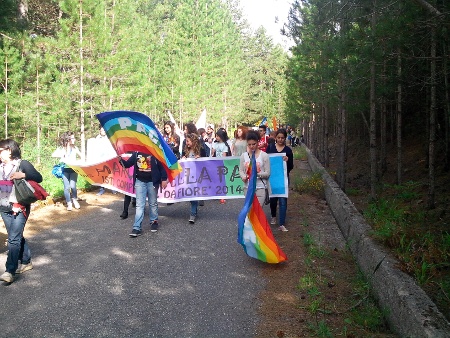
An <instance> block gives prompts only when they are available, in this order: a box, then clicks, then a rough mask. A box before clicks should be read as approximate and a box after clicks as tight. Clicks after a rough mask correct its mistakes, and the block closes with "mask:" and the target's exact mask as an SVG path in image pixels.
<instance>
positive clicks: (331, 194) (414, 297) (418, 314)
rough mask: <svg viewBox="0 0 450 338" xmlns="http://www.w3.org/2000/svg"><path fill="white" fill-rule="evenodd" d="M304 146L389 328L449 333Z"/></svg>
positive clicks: (409, 333) (414, 333)
mask: <svg viewBox="0 0 450 338" xmlns="http://www.w3.org/2000/svg"><path fill="white" fill-rule="evenodd" d="M305 148H306V147H305ZM306 150H307V153H308V162H309V165H310V167H311V170H312V171H313V172H319V173H321V175H322V178H323V180H324V182H325V196H326V200H327V202H328V205H329V206H330V209H331V211H332V213H333V216H334V217H335V219H336V221H337V223H338V225H339V228H340V229H341V232H342V234H343V236H344V238H345V240H346V241H347V244H348V246H349V248H350V251H351V252H352V255H353V256H354V258H355V260H356V262H357V264H358V266H359V268H360V269H361V271H362V272H363V273H364V275H365V276H366V278H367V280H368V281H369V282H370V284H371V287H372V294H373V295H374V297H376V299H377V300H378V303H379V306H380V308H381V309H383V310H386V318H387V320H388V322H389V325H390V327H391V329H392V330H393V331H394V332H396V333H397V334H398V335H399V336H401V337H414V338H418V337H430V338H431V337H433V338H441V337H442V338H444V337H450V323H449V322H448V321H447V320H446V318H445V317H444V316H443V314H442V313H441V312H439V310H438V309H437V307H436V305H435V304H434V303H433V302H432V301H431V299H430V298H429V297H428V296H427V295H426V294H425V292H424V291H423V290H422V289H421V288H420V287H419V286H418V285H417V284H416V283H415V282H414V280H413V279H412V278H411V277H410V276H408V275H407V274H405V273H403V272H402V271H400V270H399V269H397V268H396V266H397V264H398V261H397V260H396V259H395V258H394V257H393V256H392V255H390V254H389V253H387V252H386V251H384V249H383V248H382V247H381V246H380V245H378V244H377V243H376V242H375V241H374V240H372V239H371V238H370V236H369V235H370V231H371V227H370V226H369V225H368V224H367V223H366V221H365V220H364V218H363V217H362V215H361V214H360V213H359V212H358V210H357V209H356V208H355V206H354V205H353V203H352V202H351V201H350V199H349V198H348V197H347V195H346V194H345V193H344V192H343V191H342V190H341V189H340V188H339V186H338V185H337V183H336V182H335V181H334V180H333V179H332V178H331V176H330V175H329V174H328V173H327V172H326V170H325V169H324V168H323V166H322V165H321V164H320V163H319V161H318V160H317V159H316V157H315V156H314V155H313V154H312V153H311V151H310V150H309V149H308V148H306ZM377 267H378V268H377Z"/></svg>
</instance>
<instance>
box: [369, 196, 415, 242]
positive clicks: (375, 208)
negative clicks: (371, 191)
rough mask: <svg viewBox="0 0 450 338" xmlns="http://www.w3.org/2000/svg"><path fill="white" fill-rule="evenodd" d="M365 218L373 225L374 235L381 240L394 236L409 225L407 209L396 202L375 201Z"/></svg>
mask: <svg viewBox="0 0 450 338" xmlns="http://www.w3.org/2000/svg"><path fill="white" fill-rule="evenodd" d="M364 216H365V217H366V219H368V220H369V221H370V223H371V224H372V225H373V227H374V234H375V235H376V236H377V237H379V238H380V239H387V238H390V237H392V236H394V234H396V233H397V230H398V229H399V228H403V227H405V226H406V225H407V223H406V219H405V209H404V208H403V207H401V206H400V204H399V203H398V202H397V201H396V200H387V199H380V200H378V201H375V202H373V203H371V204H369V207H368V208H367V210H366V211H365V212H364Z"/></svg>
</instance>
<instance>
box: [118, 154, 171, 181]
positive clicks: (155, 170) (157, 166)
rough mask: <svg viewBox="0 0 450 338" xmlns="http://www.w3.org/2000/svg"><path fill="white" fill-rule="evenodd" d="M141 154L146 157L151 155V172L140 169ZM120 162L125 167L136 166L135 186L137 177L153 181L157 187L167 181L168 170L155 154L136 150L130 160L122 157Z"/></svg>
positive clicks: (141, 179)
mask: <svg viewBox="0 0 450 338" xmlns="http://www.w3.org/2000/svg"><path fill="white" fill-rule="evenodd" d="M140 156H144V157H148V156H150V166H151V174H149V173H148V172H142V171H140V170H139V167H138V159H139V157H140ZM120 164H121V165H122V166H124V167H125V168H130V167H131V166H134V175H133V186H134V184H135V182H136V178H137V179H139V180H140V181H143V182H153V185H154V186H155V187H158V186H159V185H160V184H161V181H167V173H166V170H165V169H164V166H163V165H162V163H161V162H160V161H158V160H157V159H156V157H155V156H151V155H148V154H144V153H138V152H137V151H135V152H133V154H132V155H131V156H130V158H129V159H128V160H124V159H122V158H121V159H120Z"/></svg>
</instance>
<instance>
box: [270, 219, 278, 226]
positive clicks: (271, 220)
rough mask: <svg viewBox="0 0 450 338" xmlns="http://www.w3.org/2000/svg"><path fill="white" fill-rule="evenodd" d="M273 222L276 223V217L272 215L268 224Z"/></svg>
mask: <svg viewBox="0 0 450 338" xmlns="http://www.w3.org/2000/svg"><path fill="white" fill-rule="evenodd" d="M275 224H277V218H276V217H272V218H271V219H270V225H275Z"/></svg>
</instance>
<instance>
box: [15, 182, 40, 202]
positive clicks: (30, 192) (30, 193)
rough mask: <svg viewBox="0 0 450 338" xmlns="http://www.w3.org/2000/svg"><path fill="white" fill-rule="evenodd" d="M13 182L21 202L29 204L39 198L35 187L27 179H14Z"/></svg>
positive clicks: (18, 199)
mask: <svg viewBox="0 0 450 338" xmlns="http://www.w3.org/2000/svg"><path fill="white" fill-rule="evenodd" d="M13 182H14V192H15V194H16V199H17V202H18V203H19V204H22V205H28V204H31V203H34V202H36V201H37V198H36V196H35V195H34V188H33V187H32V186H31V184H30V183H28V182H27V180H26V179H24V178H21V179H19V180H13Z"/></svg>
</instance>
